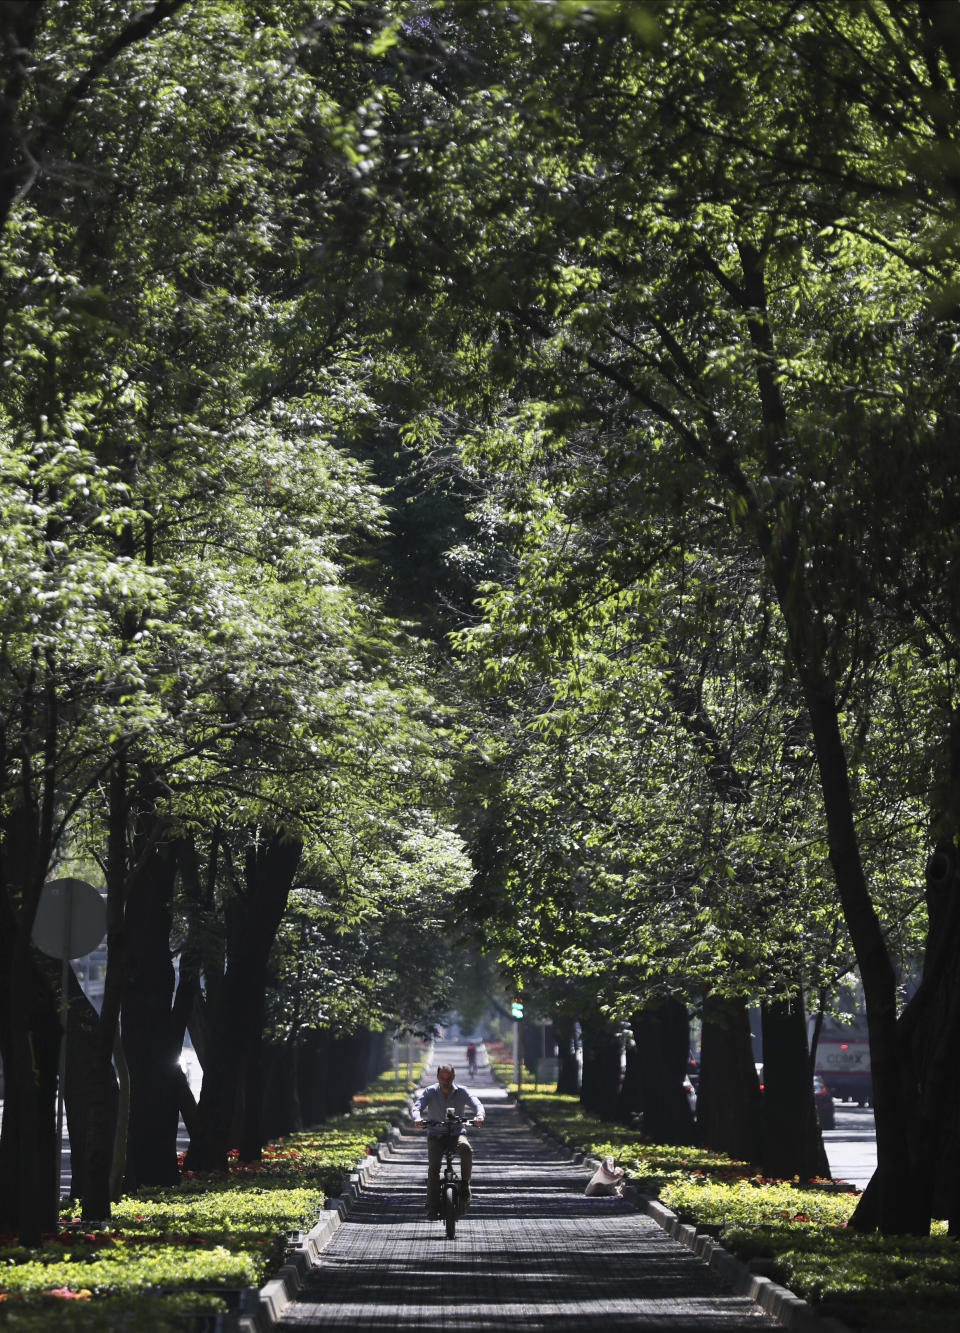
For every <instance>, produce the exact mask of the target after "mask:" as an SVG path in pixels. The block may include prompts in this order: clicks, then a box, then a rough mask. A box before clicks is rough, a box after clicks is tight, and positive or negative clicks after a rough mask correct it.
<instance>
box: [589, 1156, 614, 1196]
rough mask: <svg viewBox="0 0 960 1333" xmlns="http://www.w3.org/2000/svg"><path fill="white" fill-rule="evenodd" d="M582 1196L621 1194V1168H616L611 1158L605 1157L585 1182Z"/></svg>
mask: <svg viewBox="0 0 960 1333" xmlns="http://www.w3.org/2000/svg"><path fill="white" fill-rule="evenodd" d="M583 1192H584V1194H622V1193H623V1167H622V1166H616V1165H615V1163H614V1160H613V1158H612V1157H611V1156H609V1155H608V1156H606V1157H605V1158H604V1159H603V1161H602V1162H601V1163H600V1165H599V1166H598V1167H597V1169H596V1171H594V1173H593V1175H592V1176H591V1177H590V1179H589V1181H588V1182H587V1188H586V1189H585V1190H584V1191H583Z"/></svg>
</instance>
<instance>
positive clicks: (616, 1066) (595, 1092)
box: [580, 1025, 620, 1120]
mask: <svg viewBox="0 0 960 1333" xmlns="http://www.w3.org/2000/svg"><path fill="white" fill-rule="evenodd" d="M619 1100H620V1039H619V1037H618V1036H617V1035H616V1033H614V1032H612V1031H611V1030H610V1029H609V1028H603V1027H600V1026H599V1025H598V1026H597V1027H591V1028H589V1029H585V1031H584V1035H583V1087H582V1088H581V1089H580V1101H581V1102H582V1103H583V1105H584V1106H585V1107H586V1108H587V1110H589V1111H593V1112H594V1114H595V1115H598V1116H600V1117H601V1119H603V1120H616V1118H617V1111H618V1103H619Z"/></svg>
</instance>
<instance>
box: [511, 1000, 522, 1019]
mask: <svg viewBox="0 0 960 1333" xmlns="http://www.w3.org/2000/svg"><path fill="white" fill-rule="evenodd" d="M510 1015H511V1017H512V1018H522V1017H523V1001H522V1000H513V1001H512V1003H511V1005H510Z"/></svg>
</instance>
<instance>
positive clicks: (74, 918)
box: [33, 879, 107, 958]
mask: <svg viewBox="0 0 960 1333" xmlns="http://www.w3.org/2000/svg"><path fill="white" fill-rule="evenodd" d="M106 930H107V906H106V903H105V902H104V901H103V899H102V898H101V896H100V894H99V893H98V892H97V890H96V889H95V888H94V887H93V885H92V884H88V883H87V881H86V880H85V879H51V880H48V882H47V883H46V884H44V886H43V892H42V893H41V894H40V906H39V907H38V908H37V917H36V920H35V921H34V923H33V942H34V944H35V945H36V946H37V948H38V949H42V950H43V952H44V953H46V954H50V956H51V957H52V958H82V957H83V955H84V954H86V953H90V951H91V950H92V949H95V948H96V947H97V945H98V944H99V943H100V941H101V940H102V939H103V937H104V935H105V934H106Z"/></svg>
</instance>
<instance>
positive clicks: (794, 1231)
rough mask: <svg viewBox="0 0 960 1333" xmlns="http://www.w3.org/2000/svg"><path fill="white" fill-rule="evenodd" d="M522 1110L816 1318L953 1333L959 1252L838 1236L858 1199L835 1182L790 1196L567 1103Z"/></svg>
mask: <svg viewBox="0 0 960 1333" xmlns="http://www.w3.org/2000/svg"><path fill="white" fill-rule="evenodd" d="M522 1100H523V1107H524V1109H525V1110H526V1111H527V1112H528V1113H529V1114H530V1115H531V1116H532V1117H533V1118H534V1119H535V1120H536V1121H538V1123H539V1124H541V1125H542V1126H544V1127H545V1128H547V1129H549V1130H551V1131H552V1132H553V1133H554V1134H556V1135H558V1137H560V1138H561V1139H563V1140H564V1141H565V1142H566V1143H568V1144H569V1145H570V1146H571V1147H573V1146H576V1147H580V1148H583V1149H584V1150H585V1151H586V1152H587V1153H589V1154H591V1155H592V1156H595V1157H603V1156H605V1155H606V1154H607V1153H611V1154H612V1155H613V1156H614V1157H616V1158H617V1159H618V1160H619V1162H620V1165H621V1166H623V1167H624V1169H625V1171H626V1172H627V1176H628V1178H629V1180H630V1182H631V1183H632V1184H634V1185H635V1186H636V1187H637V1188H638V1189H639V1190H640V1191H641V1193H644V1194H647V1195H650V1196H654V1197H657V1198H659V1199H660V1201H661V1202H662V1203H664V1204H665V1205H666V1206H667V1207H668V1208H670V1209H671V1210H672V1211H673V1212H675V1213H677V1214H678V1215H679V1216H680V1217H681V1218H682V1219H683V1220H684V1221H688V1222H693V1223H694V1224H699V1225H701V1226H705V1225H709V1226H710V1227H711V1229H712V1230H713V1232H714V1234H718V1235H719V1239H720V1243H721V1244H722V1245H723V1246H724V1248H725V1249H727V1250H729V1251H730V1252H731V1253H733V1254H735V1255H736V1256H737V1257H738V1258H739V1259H741V1260H743V1261H744V1262H745V1263H748V1264H751V1265H752V1266H753V1267H754V1268H755V1269H757V1270H759V1271H762V1272H763V1273H765V1274H766V1275H768V1276H769V1277H772V1278H773V1279H774V1281H777V1282H781V1283H782V1284H783V1285H784V1286H787V1287H789V1288H790V1290H791V1291H794V1292H796V1294H797V1295H798V1296H802V1297H803V1298H804V1299H805V1300H808V1301H810V1302H811V1304H813V1305H815V1306H816V1307H817V1308H818V1309H819V1310H820V1311H821V1312H822V1313H823V1314H825V1315H831V1316H833V1317H834V1318H837V1319H840V1320H842V1321H843V1322H844V1323H845V1324H847V1325H848V1326H849V1327H850V1328H851V1329H869V1330H870V1333H930V1331H931V1330H933V1329H936V1330H937V1333H960V1246H958V1244H957V1242H956V1241H955V1240H948V1239H947V1238H946V1236H945V1235H943V1234H942V1232H943V1229H944V1228H943V1227H942V1225H939V1226H938V1227H937V1228H936V1229H935V1231H936V1234H934V1235H932V1236H930V1237H921V1238H915V1237H905V1236H873V1235H863V1234H861V1233H859V1232H855V1231H849V1230H847V1227H846V1223H847V1219H848V1218H849V1216H850V1214H851V1213H852V1212H853V1209H854V1208H855V1206H856V1202H857V1197H858V1193H859V1192H858V1191H857V1190H856V1189H855V1188H854V1187H853V1186H848V1185H844V1184H843V1183H842V1182H831V1181H816V1182H812V1183H811V1184H810V1185H807V1186H804V1187H803V1188H800V1187H799V1186H798V1185H796V1184H794V1183H793V1182H791V1181H783V1180H766V1179H764V1178H763V1177H761V1176H758V1175H757V1174H756V1173H755V1172H753V1171H752V1169H751V1167H750V1165H749V1164H748V1163H746V1162H737V1161H734V1160H733V1159H732V1158H729V1157H726V1156H724V1155H723V1154H722V1153H714V1152H710V1151H708V1150H706V1149H702V1148H688V1147H679V1148H676V1147H671V1146H668V1145H663V1144H651V1143H648V1142H647V1141H646V1140H644V1139H643V1138H642V1137H641V1136H640V1135H639V1134H638V1133H637V1132H636V1130H632V1129H629V1128H627V1127H626V1126H623V1125H615V1124H611V1123H610V1122H609V1121H603V1120H600V1119H599V1117H597V1116H595V1115H593V1114H591V1112H589V1111H586V1110H584V1108H583V1107H582V1106H581V1105H580V1103H579V1101H578V1100H577V1099H576V1098H575V1097H571V1096H567V1095H564V1094H559V1093H539V1094H532V1093H531V1094H529V1095H527V1094H524V1096H523V1099H522Z"/></svg>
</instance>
